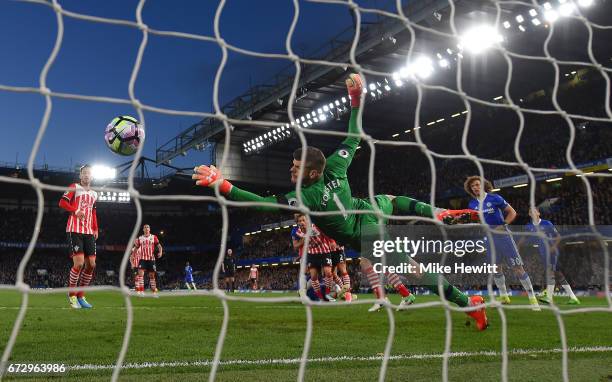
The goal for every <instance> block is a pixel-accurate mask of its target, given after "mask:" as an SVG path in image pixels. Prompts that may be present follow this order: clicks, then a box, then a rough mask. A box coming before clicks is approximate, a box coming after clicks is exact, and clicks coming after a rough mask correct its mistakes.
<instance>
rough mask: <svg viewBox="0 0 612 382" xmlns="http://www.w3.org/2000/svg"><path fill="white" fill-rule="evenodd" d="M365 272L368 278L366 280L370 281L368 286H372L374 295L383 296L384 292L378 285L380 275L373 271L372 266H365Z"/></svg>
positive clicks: (381, 297) (379, 297) (380, 297)
mask: <svg viewBox="0 0 612 382" xmlns="http://www.w3.org/2000/svg"><path fill="white" fill-rule="evenodd" d="M365 272H366V277H367V278H368V282H369V283H370V288H372V291H373V292H374V295H376V298H377V299H383V298H385V293H384V292H383V289H382V287H381V286H380V277H379V276H378V273H376V272H374V268H372V267H368V268H366V270H365Z"/></svg>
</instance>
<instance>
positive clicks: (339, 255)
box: [329, 251, 346, 267]
mask: <svg viewBox="0 0 612 382" xmlns="http://www.w3.org/2000/svg"><path fill="white" fill-rule="evenodd" d="M329 257H331V261H332V266H334V267H335V266H336V265H338V264H339V263H343V262H344V261H345V260H346V255H345V254H344V251H336V252H333V253H330V254H329Z"/></svg>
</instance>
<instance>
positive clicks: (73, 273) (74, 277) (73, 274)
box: [68, 267, 81, 297]
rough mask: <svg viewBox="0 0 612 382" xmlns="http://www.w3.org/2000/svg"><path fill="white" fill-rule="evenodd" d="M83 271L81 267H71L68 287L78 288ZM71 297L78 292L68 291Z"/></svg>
mask: <svg viewBox="0 0 612 382" xmlns="http://www.w3.org/2000/svg"><path fill="white" fill-rule="evenodd" d="M80 273H81V268H77V267H72V268H70V276H69V277H68V288H76V286H77V284H78V282H79V274H80ZM68 295H69V296H70V297H72V296H76V292H70V293H68Z"/></svg>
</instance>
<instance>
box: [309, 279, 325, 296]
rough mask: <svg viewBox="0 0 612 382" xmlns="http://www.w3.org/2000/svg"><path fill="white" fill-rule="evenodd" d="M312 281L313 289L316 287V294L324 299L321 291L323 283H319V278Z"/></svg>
mask: <svg viewBox="0 0 612 382" xmlns="http://www.w3.org/2000/svg"><path fill="white" fill-rule="evenodd" d="M310 283H311V284H312V289H314V292H315V294H316V295H317V297H318V298H319V299H320V300H323V294H322V293H321V284H319V279H311V280H310Z"/></svg>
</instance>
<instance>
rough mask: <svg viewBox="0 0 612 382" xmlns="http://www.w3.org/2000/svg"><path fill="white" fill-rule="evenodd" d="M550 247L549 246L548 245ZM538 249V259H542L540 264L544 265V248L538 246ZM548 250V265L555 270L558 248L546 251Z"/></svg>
mask: <svg viewBox="0 0 612 382" xmlns="http://www.w3.org/2000/svg"><path fill="white" fill-rule="evenodd" d="M549 248H550V247H549ZM538 250H539V251H540V259H541V260H542V264H544V265H546V262H547V260H548V259H547V256H546V252H547V251H546V248H542V247H538ZM548 252H550V259H549V260H548V261H549V263H550V265H551V266H552V270H553V271H556V270H557V266H558V264H557V262H558V260H559V250H558V249H554V250H552V251H548Z"/></svg>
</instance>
